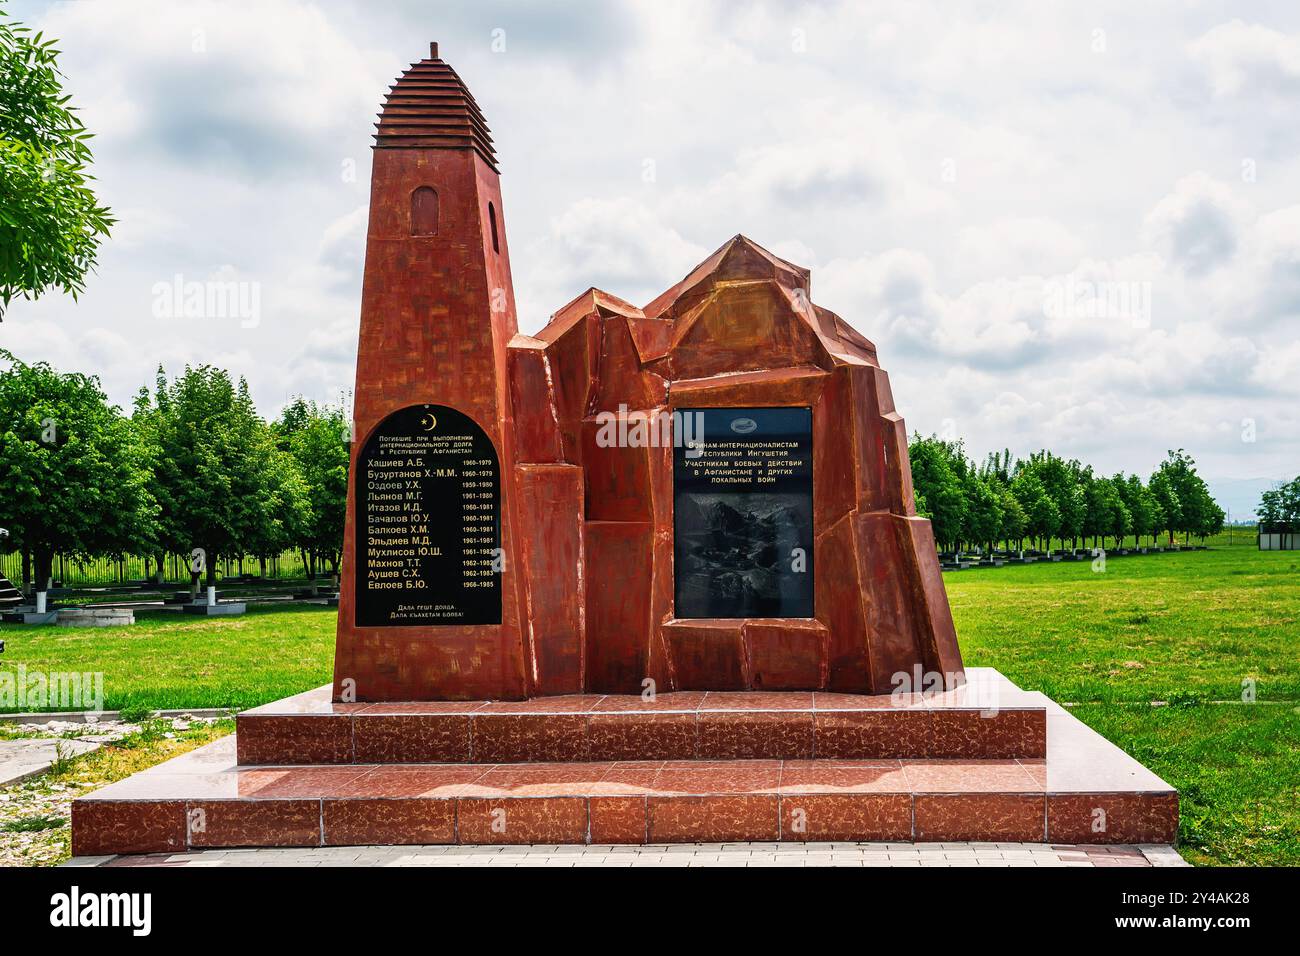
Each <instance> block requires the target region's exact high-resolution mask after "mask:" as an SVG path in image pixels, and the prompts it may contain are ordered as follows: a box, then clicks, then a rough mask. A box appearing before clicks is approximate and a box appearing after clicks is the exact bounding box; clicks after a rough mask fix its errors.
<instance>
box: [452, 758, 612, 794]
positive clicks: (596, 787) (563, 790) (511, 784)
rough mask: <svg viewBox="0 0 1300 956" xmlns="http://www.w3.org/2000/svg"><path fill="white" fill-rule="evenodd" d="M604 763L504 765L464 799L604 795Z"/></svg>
mask: <svg viewBox="0 0 1300 956" xmlns="http://www.w3.org/2000/svg"><path fill="white" fill-rule="evenodd" d="M608 772H609V765H608V764H604V763H545V764H503V765H501V766H496V767H492V768H490V769H489V770H488V772H487V773H485V774H484V775H483V776H482V777H480V778H479V779H478V780H476V781H475V782H474V783H473V784H471V785H470V786H469V787H468V788H467V789H466V790H465V791H464V795H465V796H510V797H550V796H556V797H559V796H573V795H582V796H586V795H587V794H590V793H599V792H601V781H602V778H603V777H604V776H605V775H606V774H607V773H608Z"/></svg>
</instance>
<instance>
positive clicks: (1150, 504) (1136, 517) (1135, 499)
mask: <svg viewBox="0 0 1300 956" xmlns="http://www.w3.org/2000/svg"><path fill="white" fill-rule="evenodd" d="M1114 480H1115V482H1116V488H1117V489H1118V490H1119V493H1120V497H1121V499H1122V500H1123V502H1124V507H1126V508H1127V509H1128V513H1129V520H1130V530H1131V532H1132V534H1133V545H1134V547H1137V546H1138V545H1139V544H1140V543H1141V539H1142V538H1143V537H1144V536H1145V535H1149V534H1151V533H1152V532H1153V531H1154V529H1155V518H1156V502H1155V498H1154V497H1153V496H1152V494H1151V492H1150V490H1149V489H1147V487H1146V486H1145V485H1143V484H1142V479H1141V478H1139V477H1138V476H1137V475H1129V476H1128V477H1127V478H1126V477H1124V475H1123V474H1122V473H1121V474H1117V475H1116V476H1115V479H1114Z"/></svg>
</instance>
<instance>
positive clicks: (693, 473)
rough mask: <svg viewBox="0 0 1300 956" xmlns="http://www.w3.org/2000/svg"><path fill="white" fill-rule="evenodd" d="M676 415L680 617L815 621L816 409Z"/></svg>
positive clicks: (707, 410) (697, 410)
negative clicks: (680, 436)
mask: <svg viewBox="0 0 1300 956" xmlns="http://www.w3.org/2000/svg"><path fill="white" fill-rule="evenodd" d="M678 412H679V413H680V419H679V422H678V427H679V428H680V429H681V430H682V433H683V436H684V438H685V439H686V440H684V441H675V442H674V449H673V533H674V551H673V554H674V577H675V584H676V611H675V615H676V617H678V618H740V617H767V618H780V617H803V618H808V617H812V616H813V507H812V500H813V499H812V496H813V484H812V479H813V460H812V409H810V408H682V409H678ZM692 446H694V447H692Z"/></svg>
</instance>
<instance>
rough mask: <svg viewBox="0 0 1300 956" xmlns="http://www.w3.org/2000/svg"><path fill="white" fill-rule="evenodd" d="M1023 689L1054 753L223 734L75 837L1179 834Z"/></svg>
mask: <svg viewBox="0 0 1300 956" xmlns="http://www.w3.org/2000/svg"><path fill="white" fill-rule="evenodd" d="M989 680H990V681H991V680H992V678H991V677H990V678H989ZM1016 694H1020V695H1021V699H1020V700H1019V703H1020V704H1021V705H1024V706H1026V707H1028V706H1029V705H1030V704H1031V703H1032V704H1033V705H1036V709H1037V710H1038V711H1040V712H1041V714H1042V715H1043V717H1044V719H1045V722H1046V730H1047V734H1046V740H1047V754H1046V757H1045V758H1041V757H1040V758H1035V757H1024V758H994V759H983V758H981V759H955V758H946V759H945V758H935V757H907V758H876V759H867V758H849V757H835V758H825V757H820V758H819V757H817V756H816V749H815V746H816V741H817V740H818V739H819V738H818V737H817V736H816V734H815V733H814V749H813V756H809V757H790V758H782V759H728V760H705V759H695V760H660V759H655V760H601V761H592V760H573V759H570V760H565V761H546V762H541V761H534V762H507V761H496V762H483V763H443V762H439V763H432V762H431V763H417V764H381V763H378V762H367V763H348V764H341V763H334V764H320V765H312V766H301V765H298V766H292V765H281V766H248V765H240V764H239V763H238V762H237V760H236V743H235V741H234V740H232V739H230V738H227V739H225V740H221V741H218V742H216V743H214V744H211V745H209V746H207V747H204V748H202V749H200V750H197V751H194V752H192V753H190V754H187V755H185V756H182V757H178V758H176V759H174V760H171V761H169V762H167V763H164V764H161V765H159V766H157V767H154V768H152V769H150V770H147V771H145V772H143V773H140V774H137V775H135V776H133V777H131V778H128V779H127V780H123V781H121V782H119V783H116V784H112V785H110V786H108V787H105V788H103V789H102V790H98V791H96V792H94V793H93V794H90V795H88V796H87V797H83V798H80V799H78V800H76V801H75V802H74V803H73V818H72V826H73V850H74V853H76V854H77V855H97V854H108V853H154V852H175V851H178V850H184V849H187V848H203V847H239V846H336V845H369V844H598V845H599V844H657V843H701V842H742V841H768V842H805V841H839V840H843V841H886V842H908V841H919V842H948V841H969V840H981V841H995V842H997V841H1008V842H1054V843H1063V844H1065V843H1068V844H1084V843H1086V844H1132V843H1153V844H1161V843H1166V844H1167V843H1172V842H1173V840H1174V838H1175V834H1176V831H1177V820H1178V801H1177V794H1176V793H1174V791H1173V789H1172V788H1171V787H1169V786H1168V785H1167V784H1166V783H1164V782H1163V781H1162V780H1160V779H1159V778H1158V777H1156V776H1155V775H1154V774H1152V773H1150V772H1149V771H1147V770H1146V769H1144V768H1143V767H1142V766H1141V765H1140V764H1138V763H1137V762H1136V761H1134V760H1133V759H1132V758H1130V757H1128V756H1127V755H1126V754H1124V753H1123V752H1122V751H1120V750H1119V749H1118V748H1116V747H1115V746H1114V745H1112V744H1110V743H1109V742H1107V741H1106V740H1105V739H1103V738H1102V737H1100V736H1098V735H1097V734H1095V733H1094V732H1093V731H1091V730H1090V729H1088V728H1087V727H1085V726H1084V725H1083V724H1081V723H1080V722H1079V721H1077V720H1076V719H1075V718H1073V717H1071V716H1070V715H1069V714H1068V713H1066V712H1065V711H1064V710H1062V709H1061V708H1059V707H1057V706H1056V705H1054V704H1052V703H1051V702H1050V701H1048V700H1047V699H1046V698H1044V697H1042V696H1041V695H1027V694H1023V693H1022V692H1019V691H1016ZM707 696H708V695H706V696H705V700H704V701H703V702H702V706H707ZM781 696H784V695H781ZM1031 698H1032V700H1031ZM661 700H662V698H661ZM595 703H598V701H593V706H594V704H595ZM773 703H775V701H774V702H773ZM812 704H813V706H812V709H811V710H808V711H806V712H807V713H809V714H811V715H812V718H813V720H814V726H815V719H816V716H817V714H818V713H819V712H818V711H817V710H816V702H815V700H814V701H813V702H812ZM298 705H299V706H303V707H309V706H313V704H312V703H311V699H310V698H309V697H304V698H301V699H299V704H298ZM513 706H520V705H513ZM801 706H802V705H801ZM910 709H911V710H916V708H910ZM720 712H721V711H720ZM781 712H782V711H780V710H776V709H773V710H770V711H763V713H781ZM801 712H805V711H801ZM864 712H868V711H864ZM917 712H920V713H932V712H933V711H932V710H931V709H929V708H928V707H923V708H922V709H920V710H919V711H917ZM986 712H987V713H988V716H987V717H983V718H978V719H982V720H989V721H996V720H997V719H998V714H1000V713H1001V711H998V712H997V713H996V714H995V713H994V711H993V710H992V709H989V710H988V711H986ZM590 713H601V712H599V711H590V712H588V711H584V712H582V714H581V716H587V715H589V714H590ZM693 713H694V714H695V715H696V716H697V717H699V716H700V715H701V714H704V713H712V712H711V711H704V710H696V711H694V712H693ZM742 713H749V712H748V711H742ZM828 713H829V711H828ZM254 716H264V715H254ZM298 716H304V717H309V716H310V715H298ZM352 716H353V717H355V714H354V715H352ZM326 719H329V718H326ZM244 732H245V730H244V728H243V726H242V725H241V730H240V731H239V733H240V734H242V733H244ZM471 746H472V745H471ZM241 752H242V749H241ZM697 752H698V751H697Z"/></svg>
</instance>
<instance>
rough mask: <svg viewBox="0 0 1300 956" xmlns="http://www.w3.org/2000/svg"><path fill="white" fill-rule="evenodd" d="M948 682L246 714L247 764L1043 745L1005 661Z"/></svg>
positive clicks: (317, 706)
mask: <svg viewBox="0 0 1300 956" xmlns="http://www.w3.org/2000/svg"><path fill="white" fill-rule="evenodd" d="M970 675H971V681H970V684H968V685H967V686H965V687H962V688H960V689H958V690H955V691H952V692H949V693H943V694H938V695H930V696H922V695H920V694H906V695H899V696H897V697H891V696H861V695H857V694H829V693H809V692H784V693H761V692H707V693H706V692H696V691H685V692H680V693H671V694H660V695H658V696H657V697H656V698H655V699H653V700H644V699H642V698H641V697H638V696H617V695H610V696H602V695H585V696H567V697H543V698H538V699H536V700H527V701H504V702H503V701H450V702H422V703H396V704H394V703H384V704H336V703H333V702H332V701H331V700H330V688H328V687H320V688H317V689H316V690H313V691H309V692H307V693H305V694H299V695H297V696H295V697H289V698H286V699H285V700H281V701H276V702H275V703H273V704H267V705H265V706H263V707H257V708H254V709H252V710H249V711H245V712H244V713H242V714H240V715H239V717H238V729H239V761H240V763H243V764H371V763H378V764H388V763H521V762H529V761H543V762H564V761H609V760H744V759H756V758H778V759H784V758H788V759H813V758H827V759H840V758H843V759H879V758H901V757H913V758H924V757H935V758H949V757H962V758H973V759H994V758H1005V759H1015V758H1021V757H1031V758H1032V757H1039V758H1041V757H1043V756H1044V755H1045V753H1046V734H1047V722H1046V709H1045V705H1044V700H1043V699H1042V698H1041V696H1040V695H1037V694H1028V693H1025V692H1024V691H1021V690H1020V689H1019V688H1017V687H1016V686H1015V685H1013V684H1011V683H1010V682H1008V681H1006V680H1005V679H1003V678H1002V677H1001V676H1000V675H998V674H997V673H996V672H995V671H990V670H987V669H972V670H971V671H970Z"/></svg>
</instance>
